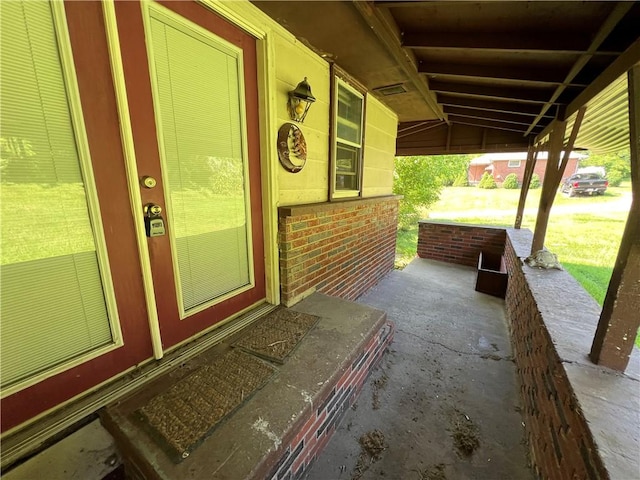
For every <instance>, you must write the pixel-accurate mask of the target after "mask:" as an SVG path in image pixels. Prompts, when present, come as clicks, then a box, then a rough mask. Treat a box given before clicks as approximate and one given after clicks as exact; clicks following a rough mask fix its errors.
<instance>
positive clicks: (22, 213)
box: [0, 1, 113, 389]
mask: <svg viewBox="0 0 640 480" xmlns="http://www.w3.org/2000/svg"><path fill="white" fill-rule="evenodd" d="M1 29H2V32H1V39H2V52H1V73H0V75H1V77H0V79H1V86H0V89H1V90H0V95H1V97H0V99H1V107H2V108H1V113H0V115H1V116H0V125H1V131H0V155H1V156H0V203H1V209H2V210H1V214H2V226H1V254H0V275H1V278H2V282H1V287H0V302H1V312H2V317H1V328H2V334H1V335H0V342H1V362H2V369H1V377H2V378H1V383H2V388H3V389H6V388H7V387H13V386H15V385H16V384H19V383H21V382H22V381H24V380H28V379H30V378H32V377H34V376H35V375H38V374H45V375H46V372H47V371H48V370H49V369H51V368H52V367H56V366H62V365H63V364H67V363H68V362H69V361H71V360H74V359H75V360H76V361H77V359H78V358H79V357H82V356H83V355H84V354H87V353H88V352H92V351H94V350H95V349H97V348H99V347H101V346H105V345H108V344H111V343H112V342H113V335H112V328H111V325H110V322H109V316H108V314H107V311H108V308H107V302H106V301H105V294H104V291H103V282H102V277H101V272H100V265H99V261H98V255H97V253H96V241H95V240H94V232H93V226H92V222H91V218H90V214H89V206H88V203H87V202H88V200H87V197H88V195H87V193H86V191H85V186H86V185H85V178H86V176H85V175H83V171H82V168H81V160H80V156H79V149H78V147H77V144H76V131H74V124H73V121H72V115H71V112H70V108H69V95H71V94H70V93H68V92H70V91H74V90H73V89H68V88H67V87H69V85H67V84H66V78H65V75H64V73H63V67H62V65H61V56H60V54H59V51H58V46H59V45H58V36H57V35H56V29H55V24H54V15H53V12H52V6H51V5H50V4H49V3H48V2H31V1H24V2H17V1H12V2H3V4H2V19H1ZM81 153H84V152H81ZM85 173H87V172H85ZM62 368H64V367H62Z"/></svg>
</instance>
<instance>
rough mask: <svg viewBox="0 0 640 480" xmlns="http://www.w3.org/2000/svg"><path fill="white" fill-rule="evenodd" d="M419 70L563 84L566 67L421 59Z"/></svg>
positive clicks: (443, 73)
mask: <svg viewBox="0 0 640 480" xmlns="http://www.w3.org/2000/svg"><path fill="white" fill-rule="evenodd" d="M418 72H419V73H422V74H425V75H447V76H455V77H465V78H472V79H494V80H511V81H517V82H526V83H530V84H543V85H562V83H563V81H564V79H565V78H566V70H565V69H550V68H537V67H533V66H531V67H529V68H522V67H509V66H496V65H468V64H462V63H458V64H456V63H431V62H424V61H420V63H419V64H418ZM567 86H573V87H586V86H587V85H586V84H580V83H575V82H574V83H567Z"/></svg>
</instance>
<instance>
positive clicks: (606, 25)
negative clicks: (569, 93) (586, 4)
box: [527, 2, 635, 134]
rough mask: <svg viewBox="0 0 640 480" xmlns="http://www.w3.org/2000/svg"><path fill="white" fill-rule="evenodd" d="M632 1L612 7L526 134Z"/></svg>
mask: <svg viewBox="0 0 640 480" xmlns="http://www.w3.org/2000/svg"><path fill="white" fill-rule="evenodd" d="M634 3H635V2H618V3H617V4H616V6H615V7H614V8H613V10H612V11H611V13H610V14H609V16H608V17H607V18H606V19H605V21H604V22H602V25H601V26H600V29H599V30H598V32H597V33H596V34H595V36H594V37H593V40H592V41H591V45H589V48H588V50H587V52H585V53H584V54H583V55H581V56H580V58H578V60H576V62H575V63H574V64H573V67H571V70H570V71H569V73H567V76H566V78H565V79H564V81H563V82H562V85H558V87H557V88H556V91H555V92H553V95H552V96H551V98H550V99H549V102H547V103H546V104H545V105H543V106H542V109H541V110H540V114H539V115H538V116H537V117H536V118H535V119H534V120H533V122H531V125H530V126H529V129H528V130H527V134H529V133H531V131H532V130H533V128H534V127H535V126H536V125H537V124H538V122H540V120H542V115H544V114H545V113H546V112H547V110H549V109H550V108H551V106H552V105H553V102H554V101H555V100H556V99H557V98H558V97H560V95H561V94H562V92H564V90H565V88H566V86H567V85H568V84H569V83H570V82H572V81H573V79H574V78H575V77H576V76H577V75H578V74H579V73H580V72H581V71H582V69H583V68H584V67H585V66H586V65H587V63H589V60H591V58H592V57H593V54H594V52H596V51H597V50H598V48H600V45H601V44H602V42H604V41H605V40H606V38H607V37H608V36H609V34H610V33H611V32H612V31H613V29H614V28H615V27H616V25H618V23H619V22H620V21H621V20H622V19H623V18H624V16H625V15H626V14H627V12H628V11H629V10H630V9H631V7H633V4H634ZM592 83H593V82H592ZM584 105H585V104H583V105H582V106H584ZM582 106H581V107H582ZM581 107H580V108H581ZM578 110H579V108H578V109H576V111H578ZM564 115H565V116H564V118H567V115H569V114H567V113H566V112H565V113H564Z"/></svg>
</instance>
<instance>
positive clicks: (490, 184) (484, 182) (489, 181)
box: [478, 172, 498, 189]
mask: <svg viewBox="0 0 640 480" xmlns="http://www.w3.org/2000/svg"><path fill="white" fill-rule="evenodd" d="M478 188H487V189H492V188H498V186H497V185H496V181H495V179H494V178H493V175H491V174H490V173H489V172H484V173H483V174H482V178H481V179H480V183H479V184H478Z"/></svg>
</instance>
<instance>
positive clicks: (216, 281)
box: [149, 6, 252, 314]
mask: <svg viewBox="0 0 640 480" xmlns="http://www.w3.org/2000/svg"><path fill="white" fill-rule="evenodd" d="M149 15H150V19H149V30H150V34H151V40H152V42H151V48H152V52H151V53H152V55H151V56H152V59H153V60H152V63H153V69H154V70H155V89H154V90H155V91H154V97H155V105H156V115H157V116H158V130H159V131H160V133H161V135H160V136H161V143H162V145H161V147H162V148H161V151H162V164H163V175H164V177H165V179H166V181H165V196H166V198H167V201H168V205H167V207H168V220H169V228H170V232H171V234H172V239H173V248H174V264H175V266H176V267H177V268H176V270H177V272H178V277H177V284H178V295H179V298H181V302H182V307H183V312H184V313H185V314H188V313H190V312H193V311H199V310H200V309H201V308H203V307H206V306H207V305H209V304H211V303H212V302H215V301H217V300H219V299H221V298H224V297H225V296H226V295H229V294H231V293H233V292H238V291H239V289H243V288H245V287H247V286H249V285H250V284H251V281H252V280H251V269H250V265H251V258H250V251H251V249H250V227H249V225H250V222H248V221H247V220H248V218H249V216H248V208H247V207H248V204H249V197H248V195H249V189H248V184H247V173H246V162H245V158H244V152H243V142H244V140H243V138H244V136H243V128H244V118H243V116H242V111H243V108H244V107H243V102H242V98H243V93H242V92H243V89H242V52H241V51H240V50H239V49H237V48H235V47H233V46H231V45H229V44H227V43H226V42H225V41H224V40H222V39H219V38H218V37H215V36H214V35H213V34H210V33H209V32H206V31H203V30H202V29H200V28H199V27H197V26H196V25H193V24H190V23H188V22H187V21H186V20H181V21H180V22H178V21H177V20H176V19H174V18H173V16H172V14H170V13H164V9H162V8H161V7H155V6H153V7H152V6H150V7H149Z"/></svg>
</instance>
